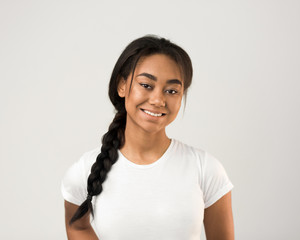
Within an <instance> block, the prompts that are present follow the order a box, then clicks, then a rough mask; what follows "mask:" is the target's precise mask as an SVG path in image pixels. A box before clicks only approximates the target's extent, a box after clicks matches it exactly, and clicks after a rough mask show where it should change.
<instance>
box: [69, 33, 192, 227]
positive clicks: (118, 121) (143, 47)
mask: <svg viewBox="0 0 300 240" xmlns="http://www.w3.org/2000/svg"><path fill="white" fill-rule="evenodd" d="M153 54H164V55H166V56H168V57H170V58H171V59H172V60H174V61H175V62H176V63H177V64H178V66H179V68H180V70H181V73H182V75H183V79H184V97H185V102H186V93H187V89H188V88H189V86H190V85H191V82H192V76H193V68H192V63H191V60H190V57H189V56H188V54H187V53H186V52H185V51H184V50H183V49H182V48H181V47H179V46H177V45H176V44H174V43H172V42H170V41H169V40H167V39H165V38H160V37H158V36H154V35H146V36H144V37H141V38H138V39H136V40H134V41H132V42H131V43H130V44H129V45H128V46H127V47H126V48H125V49H124V51H123V52H122V54H121V55H120V57H119V59H118V60H117V62H116V65H115V66H114V69H113V71H112V75H111V78H110V82H109V89H108V94H109V98H110V100H111V102H112V104H113V105H114V107H115V110H116V115H115V117H114V119H113V121H112V123H111V124H110V125H109V128H108V132H107V133H105V134H104V135H103V137H102V147H101V152H100V153H99V155H98V156H97V158H96V162H95V163H94V164H93V165H92V167H91V173H90V175H89V177H88V180H87V192H88V195H87V198H86V200H85V201H84V202H83V203H82V204H81V205H80V206H79V208H78V209H77V211H76V212H75V214H74V216H73V217H72V218H71V220H70V222H69V224H70V225H71V224H72V223H73V222H75V221H76V220H78V219H80V218H81V217H83V216H84V215H85V214H86V213H88V212H90V213H91V214H92V216H94V212H93V206H92V198H93V196H97V195H99V194H100V193H101V192H102V184H103V182H104V181H105V179H106V177H107V174H108V172H109V171H110V169H111V167H112V165H113V164H114V163H116V161H117V160H118V157H119V156H118V149H120V148H122V146H123V145H124V143H125V136H124V133H125V126H126V116H127V113H126V109H125V99H124V98H122V97H120V96H119V95H118V91H117V89H118V85H119V82H120V80H121V79H122V78H123V79H125V80H127V78H128V76H129V75H130V73H131V72H132V73H134V71H135V68H136V65H137V63H138V61H139V59H140V58H141V57H146V56H150V55H153ZM133 75H134V74H132V77H131V82H130V88H129V91H130V89H131V85H132V80H133Z"/></svg>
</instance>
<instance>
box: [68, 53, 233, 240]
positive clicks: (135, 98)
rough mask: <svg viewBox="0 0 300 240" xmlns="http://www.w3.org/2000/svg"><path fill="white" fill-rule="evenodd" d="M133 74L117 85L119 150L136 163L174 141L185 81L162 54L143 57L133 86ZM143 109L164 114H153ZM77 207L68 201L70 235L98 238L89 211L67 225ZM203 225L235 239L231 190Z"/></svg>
mask: <svg viewBox="0 0 300 240" xmlns="http://www.w3.org/2000/svg"><path fill="white" fill-rule="evenodd" d="M131 77H132V75H129V76H128V78H127V80H126V79H121V80H120V83H119V85H118V94H119V96H120V97H124V98H125V107H126V111H127V122H126V127H125V144H124V146H123V147H122V148H121V149H120V151H121V152H122V154H123V155H124V156H125V157H126V158H127V159H129V160H130V161H132V162H134V163H136V164H141V165H143V164H150V163H153V162H154V161H156V160H157V159H159V158H160V157H161V156H162V155H163V154H164V152H165V151H166V150H167V148H168V147H169V145H170V143H171V140H170V139H169V138H168V137H167V135H166V131H165V128H166V126H167V125H169V124H170V123H171V122H172V121H174V119H175V118H176V116H177V114H178V112H179V110H180V106H181V101H182V97H183V93H184V81H183V79H182V74H181V72H180V68H179V67H178V65H177V64H176V63H175V62H174V61H173V60H172V59H170V58H169V57H168V56H165V55H162V54H155V55H152V56H147V57H144V58H142V59H140V61H139V63H138V64H137V66H136V70H135V73H134V77H133V81H132V85H131V88H130V81H131ZM141 109H146V110H149V111H151V112H155V113H165V115H164V116H162V117H152V116H149V115H148V114H146V113H145V112H143V111H142V110H141ZM77 208H78V206H77V205H74V204H72V203H69V202H67V201H65V213H66V214H65V220H66V229H67V235H68V239H71V240H76V239H82V240H84V239H89V240H93V239H98V238H97V236H96V234H95V232H94V230H93V229H92V226H91V225H90V218H89V214H86V215H85V216H84V217H83V218H82V219H79V220H78V221H76V222H75V223H74V224H73V225H72V226H69V225H68V222H69V220H70V219H71V217H72V216H73V214H74V213H75V211H76V209H77ZM204 228H205V233H206V238H207V240H233V239H234V229H233V217H232V209H231V192H229V193H227V194H226V195H224V196H223V197H222V198H221V199H219V200H218V201H217V202H216V203H215V204H213V205H212V206H210V207H208V208H206V209H205V211H204Z"/></svg>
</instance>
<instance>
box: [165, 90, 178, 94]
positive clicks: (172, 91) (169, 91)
mask: <svg viewBox="0 0 300 240" xmlns="http://www.w3.org/2000/svg"><path fill="white" fill-rule="evenodd" d="M167 92H168V93H170V94H171V95H174V94H176V93H178V92H177V91H176V90H174V89H170V90H167Z"/></svg>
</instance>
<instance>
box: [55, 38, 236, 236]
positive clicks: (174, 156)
mask: <svg viewBox="0 0 300 240" xmlns="http://www.w3.org/2000/svg"><path fill="white" fill-rule="evenodd" d="M192 73H193V70H192V64H191V60H190V58H189V56H188V55H187V53H186V52H185V51H184V50H183V49H182V48H180V47H179V46H177V45H175V44H173V43H171V42H170V41H169V40H166V39H164V38H159V37H156V36H145V37H142V38H139V39H136V40H134V41H133V42H131V43H130V44H129V45H128V46H127V47H126V48H125V50H124V51H123V53H122V54H121V56H120V57H119V59H118V61H117V63H116V65H115V67H114V70H113V72H112V76H111V79H110V83H109V97H110V100H111V102H112V104H113V105H114V107H115V109H116V115H115V118H114V119H113V122H112V123H111V124H110V126H109V130H108V132H107V133H106V134H104V136H103V138H102V146H101V148H100V147H99V148H96V149H93V150H91V151H89V152H86V153H84V154H83V156H82V157H81V158H80V159H79V161H77V162H76V163H74V164H73V165H72V166H71V167H70V169H69V170H68V171H67V173H66V174H65V177H64V179H63V181H62V186H61V189H62V194H63V197H64V199H65V213H66V214H65V216H66V217H65V220H66V230H67V235H68V238H69V239H72V240H75V239H89V240H90V239H98V238H100V239H101V240H111V239H116V240H118V239H122V240H135V239H139V240H140V239H143V240H154V239H155V240H157V239H172V240H177V239H178V240H179V239H180V240H182V239H185V240H193V239H200V234H201V227H202V224H203V222H204V227H205V232H206V235H207V239H208V240H216V239H228V240H229V239H230V240H231V239H234V234H233V219H232V210H231V189H232V188H233V185H232V183H231V181H230V180H229V178H228V176H227V174H226V172H225V170H224V168H223V166H222V164H221V163H220V162H219V161H218V160H217V159H216V158H215V157H213V156H212V155H211V154H209V153H208V152H206V151H204V150H201V149H199V148H195V147H192V146H189V145H186V144H184V143H182V142H181V141H179V140H176V139H174V138H169V137H168V136H167V135H166V131H165V130H166V126H167V125H169V124H170V123H171V122H173V121H174V119H175V118H176V116H177V114H178V112H179V110H180V107H181V102H182V98H183V97H185V96H186V94H187V89H188V88H189V86H190V84H191V81H192ZM90 215H92V216H93V217H94V218H93V220H94V228H93V227H92V225H91V223H90Z"/></svg>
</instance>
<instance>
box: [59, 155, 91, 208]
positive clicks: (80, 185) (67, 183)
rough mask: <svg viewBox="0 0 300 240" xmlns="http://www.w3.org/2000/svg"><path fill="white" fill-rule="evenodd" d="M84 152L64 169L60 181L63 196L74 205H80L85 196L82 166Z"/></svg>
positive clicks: (85, 185)
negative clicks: (64, 171)
mask: <svg viewBox="0 0 300 240" xmlns="http://www.w3.org/2000/svg"><path fill="white" fill-rule="evenodd" d="M84 158H85V154H83V155H82V156H81V158H80V159H79V160H78V161H77V162H75V163H74V164H73V165H71V167H70V168H69V169H68V170H67V171H66V173H65V175H64V177H63V180H62V182H61V192H62V195H63V198H64V199H65V200H66V201H68V202H71V203H73V204H76V205H81V204H82V203H83V201H85V199H86V196H87V179H86V176H85V175H86V174H85V168H84Z"/></svg>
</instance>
